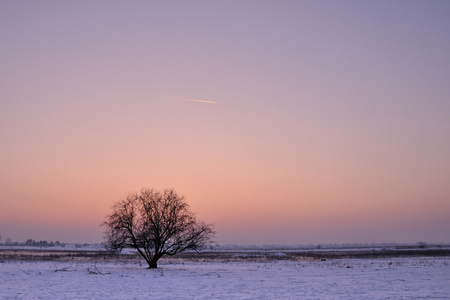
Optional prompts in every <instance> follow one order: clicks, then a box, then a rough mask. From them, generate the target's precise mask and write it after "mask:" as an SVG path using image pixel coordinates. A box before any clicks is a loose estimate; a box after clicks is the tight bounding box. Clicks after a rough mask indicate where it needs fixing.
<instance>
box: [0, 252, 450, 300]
mask: <svg viewBox="0 0 450 300" xmlns="http://www.w3.org/2000/svg"><path fill="white" fill-rule="evenodd" d="M355 251H356V250H355ZM312 252H314V251H312ZM312 252H310V254H312ZM329 252H330V251H328V252H327V251H321V253H323V255H322V257H319V255H316V256H315V257H314V256H311V255H310V256H308V255H302V253H303V254H304V253H305V252H295V251H225V252H208V253H205V254H204V255H195V256H194V255H192V254H184V255H181V256H177V257H170V258H166V259H162V260H161V261H160V264H159V268H158V269H153V270H149V269H146V268H145V267H146V265H145V264H143V262H142V260H141V259H140V258H139V257H138V256H136V255H107V254H105V253H101V252H95V251H92V252H89V251H84V252H83V251H72V252H70V251H34V250H15V251H10V250H9V251H6V250H3V251H0V299H450V257H449V256H448V255H435V256H433V255H432V254H433V253H428V254H427V253H424V254H423V255H420V253H418V255H408V256H405V255H384V256H383V255H382V256H379V255H369V256H367V255H366V256H364V257H358V255H356V256H351V255H349V254H343V255H340V256H339V251H335V253H334V254H332V253H331V254H330V253H329ZM331 252H332V251H331ZM371 252H373V251H369V252H368V253H369V254H370V253H371ZM327 253H328V254H327ZM353 253H354V254H357V253H358V251H356V252H353ZM327 255H328V256H327ZM336 255H337V256H336ZM324 256H327V257H324ZM336 257H337V258H336Z"/></svg>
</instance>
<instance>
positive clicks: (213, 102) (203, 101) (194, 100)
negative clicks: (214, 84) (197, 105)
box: [184, 99, 219, 104]
mask: <svg viewBox="0 0 450 300" xmlns="http://www.w3.org/2000/svg"><path fill="white" fill-rule="evenodd" d="M184 100H186V101H192V102H202V103H209V104H217V103H219V102H216V101H207V100H199V99H184Z"/></svg>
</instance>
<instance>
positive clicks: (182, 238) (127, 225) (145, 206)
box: [104, 189, 214, 268]
mask: <svg viewBox="0 0 450 300" xmlns="http://www.w3.org/2000/svg"><path fill="white" fill-rule="evenodd" d="M104 225H105V226H106V227H107V230H106V233H105V240H106V245H107V246H108V248H109V249H111V250H113V251H121V250H122V249H123V248H134V249H136V250H137V251H138V252H139V254H140V255H141V256H142V257H143V258H144V259H145V261H146V262H147V263H148V266H149V268H157V262H158V260H159V259H160V258H161V257H162V256H164V255H175V254H177V253H179V252H182V251H185V250H195V251H197V250H200V249H201V248H202V247H204V246H206V245H207V244H208V243H210V242H211V238H212V237H213V236H214V229H213V225H212V224H206V223H204V222H200V221H198V220H197V219H196V216H195V214H194V213H192V212H191V211H189V205H188V204H187V203H186V201H185V200H184V197H183V196H179V195H178V194H177V193H176V192H175V190H173V189H166V190H164V191H162V192H160V191H156V190H153V189H142V190H141V192H139V193H131V194H129V195H128V196H127V197H126V198H123V199H121V200H119V201H118V202H116V203H115V204H114V205H113V207H112V214H111V215H109V216H107V218H106V221H105V223H104Z"/></svg>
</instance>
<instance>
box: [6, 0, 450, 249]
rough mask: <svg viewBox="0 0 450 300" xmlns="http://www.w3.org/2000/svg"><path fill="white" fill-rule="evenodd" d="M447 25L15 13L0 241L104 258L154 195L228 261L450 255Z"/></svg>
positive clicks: (294, 4)
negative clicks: (175, 203) (272, 253)
mask: <svg viewBox="0 0 450 300" xmlns="http://www.w3.org/2000/svg"><path fill="white" fill-rule="evenodd" d="M449 16H450V2H448V1H339V2H338V1H281V2H279V1H160V2H156V1H154V2H153V1H134V2H129V1H127V2H124V1H73V2H61V1H28V2H26V1H2V2H1V3H0V41H1V44H0V45H1V46H0V140H1V145H2V147H1V150H0V235H1V236H2V237H3V238H4V239H5V238H7V237H11V238H12V239H13V240H18V241H22V240H25V239H28V238H33V239H39V240H40V239H46V240H60V241H68V242H70V241H77V242H100V241H102V232H103V229H102V228H101V227H99V224H101V223H102V222H103V221H104V218H105V216H106V215H107V214H108V213H109V211H110V207H111V205H112V203H113V202H114V201H116V200H118V199H119V198H121V197H123V196H125V195H126V194H127V193H129V192H133V191H137V190H140V189H141V188H143V187H153V188H157V189H162V188H175V189H176V190H177V191H178V192H179V193H180V194H183V195H185V196H186V199H187V201H188V202H189V203H190V205H191V208H192V210H194V211H196V212H198V216H199V218H201V219H204V220H206V221H207V222H212V223H214V224H215V226H216V231H217V241H218V242H219V243H243V244H275V243H281V244H297V243H335V242H336V243H347V242H399V243H403V242H419V241H425V242H450V234H449V233H450V218H449V216H450V187H449V186H450V185H449V183H450V155H449V153H450V117H449V116H450V82H449V78H450V56H449V53H450V18H449ZM186 99H197V100H203V101H211V102H217V103H214V104H212V103H202V102H194V101H186Z"/></svg>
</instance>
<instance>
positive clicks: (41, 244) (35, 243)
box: [0, 238, 66, 247]
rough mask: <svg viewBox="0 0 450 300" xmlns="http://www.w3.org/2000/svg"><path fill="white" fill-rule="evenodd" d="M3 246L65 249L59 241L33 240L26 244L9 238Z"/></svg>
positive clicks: (27, 241)
mask: <svg viewBox="0 0 450 300" xmlns="http://www.w3.org/2000/svg"><path fill="white" fill-rule="evenodd" d="M0 245H3V246H29V247H65V246H66V244H65V243H61V242H59V241H56V242H53V241H50V242H48V241H35V240H33V239H28V240H26V241H25V242H23V243H21V242H13V241H12V240H11V239H10V238H7V239H6V240H5V242H4V243H0Z"/></svg>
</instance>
